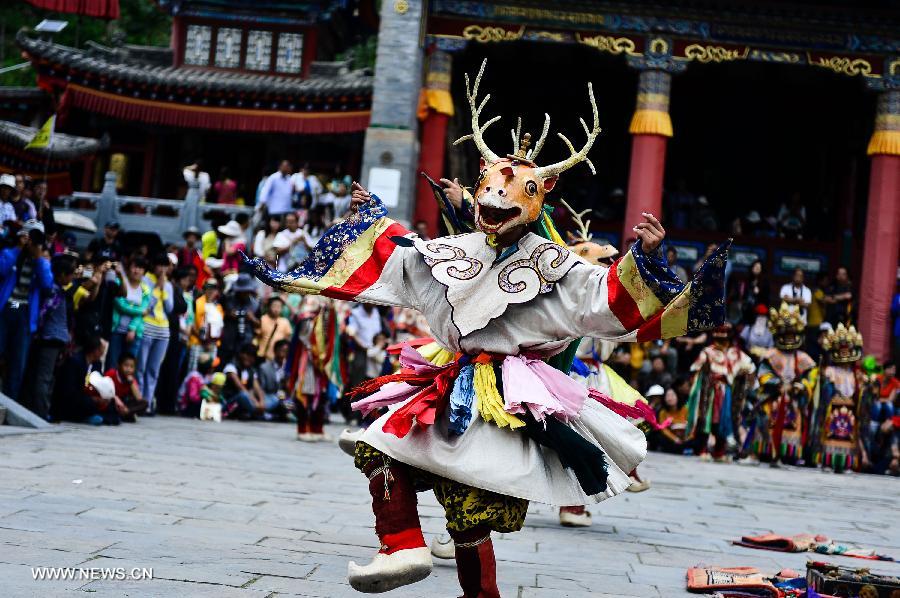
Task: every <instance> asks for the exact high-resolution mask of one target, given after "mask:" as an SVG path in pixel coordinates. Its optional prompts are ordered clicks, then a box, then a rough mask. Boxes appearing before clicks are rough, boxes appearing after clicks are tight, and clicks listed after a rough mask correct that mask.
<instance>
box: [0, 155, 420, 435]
mask: <svg viewBox="0 0 900 598" xmlns="http://www.w3.org/2000/svg"><path fill="white" fill-rule="evenodd" d="M184 176H185V180H188V179H189V177H190V176H196V177H197V179H198V183H199V184H200V185H201V187H203V189H202V192H203V193H205V194H212V193H215V194H216V200H217V201H218V202H219V203H223V202H224V203H228V201H227V200H228V194H229V193H231V191H233V190H234V188H235V186H234V185H231V184H229V181H230V179H229V178H228V176H227V172H223V176H222V178H221V179H220V180H219V181H217V182H215V183H212V182H211V181H210V180H209V177H208V175H206V173H204V172H203V171H202V170H201V169H200V166H199V165H191V166H189V167H187V168H185V174H184ZM349 184H350V181H349V180H345V179H343V178H341V179H334V180H331V181H328V182H326V183H324V184H323V183H322V182H320V180H319V179H318V178H317V177H315V176H312V175H310V174H309V172H308V171H307V170H306V169H301V170H300V171H299V172H293V169H292V167H291V165H290V163H289V162H287V161H284V162H282V163H281V164H280V166H279V168H278V170H277V171H276V172H274V173H272V174H271V175H270V176H267V177H265V178H264V179H263V180H262V181H261V183H260V185H259V197H258V201H257V203H256V210H255V211H254V212H253V213H252V214H250V213H247V212H243V213H238V214H236V215H235V216H234V218H233V219H229V220H225V221H221V222H216V223H214V226H213V229H212V230H208V231H200V230H199V229H196V228H189V229H187V230H185V231H184V232H183V235H182V241H181V242H180V243H177V244H172V245H168V246H166V245H163V244H162V243H161V242H160V241H159V240H158V239H157V240H156V242H155V243H154V242H152V241H148V240H147V239H146V235H141V236H138V237H137V240H135V238H132V237H131V236H130V235H127V234H126V233H125V231H123V230H122V229H121V226H120V224H119V223H118V222H116V221H110V222H106V223H104V226H103V227H102V230H101V231H100V233H99V234H98V235H97V236H96V237H95V238H93V239H92V240H91V241H90V242H89V243H88V244H87V245H86V246H85V247H83V248H81V249H80V250H79V248H78V247H77V246H76V245H77V243H76V242H75V240H74V235H72V234H71V232H67V231H65V229H64V227H57V226H56V224H55V222H54V218H53V210H52V207H51V206H50V203H49V202H48V201H47V200H46V185H45V184H43V183H35V182H33V181H31V180H30V179H29V178H28V177H25V176H14V175H8V174H7V175H2V176H0V210H2V212H0V214H2V219H3V237H2V245H3V246H2V250H0V305H2V309H0V352H2V357H0V377H2V389H3V392H4V393H5V394H6V395H8V396H10V397H12V398H14V399H16V400H18V401H19V402H20V403H22V404H24V405H25V406H27V407H28V408H29V409H31V410H32V411H33V412H34V413H36V414H37V415H39V416H40V417H42V418H45V419H47V420H49V421H64V420H65V421H74V422H82V423H89V424H94V425H102V424H110V425H116V424H119V423H120V422H123V421H127V422H136V421H137V420H138V418H140V417H144V416H153V415H156V414H157V413H161V414H181V415H186V416H190V417H200V416H201V415H203V413H202V409H201V406H202V405H204V404H206V405H210V406H217V408H216V409H215V410H213V411H214V412H215V418H217V417H226V418H229V417H230V418H239V419H263V420H297V419H298V417H299V418H300V419H304V418H307V416H308V415H309V414H308V413H307V410H306V409H305V407H302V406H301V404H303V405H305V404H306V403H307V402H308V401H307V399H308V398H309V397H315V402H316V403H319V402H320V401H318V398H319V397H318V395H319V394H324V386H322V385H320V384H317V383H315V382H313V381H314V380H317V378H314V377H309V378H307V379H306V380H303V379H302V378H303V377H300V378H299V379H298V377H296V376H291V375H290V371H289V370H290V367H291V366H290V364H289V363H288V361H287V360H288V356H289V353H291V352H293V351H295V350H297V348H298V344H299V345H306V348H307V349H308V348H309V347H308V345H309V342H310V340H309V332H310V331H309V328H310V326H309V324H310V322H311V321H312V319H313V318H314V316H315V315H316V314H317V313H320V312H321V311H322V309H323V308H327V309H330V310H333V311H334V313H335V314H336V316H337V320H338V321H339V322H340V330H339V334H340V336H341V342H340V343H339V346H340V347H341V359H346V365H345V366H344V369H345V370H346V372H347V384H354V383H358V382H360V381H362V380H364V379H366V377H371V376H375V375H378V374H380V373H381V372H382V370H383V369H384V368H385V367H389V366H386V365H385V364H386V359H387V354H386V351H385V349H386V346H387V343H388V339H396V338H398V335H399V336H400V337H403V336H406V337H409V336H418V335H422V334H427V328H426V327H424V326H425V325H424V321H423V319H422V318H421V316H419V315H417V314H413V313H407V310H384V309H381V310H378V309H375V308H373V307H371V306H355V304H351V303H347V302H340V301H331V300H324V299H323V300H321V301H319V302H318V303H317V302H312V303H310V302H307V301H304V300H303V298H302V297H300V296H298V295H282V294H278V293H274V292H273V291H272V289H271V288H269V287H267V286H265V285H263V284H261V283H259V282H258V281H257V280H256V279H255V278H253V277H252V276H251V274H250V273H249V272H246V271H244V263H243V261H242V259H241V253H242V252H244V253H247V254H249V255H252V256H255V257H259V258H262V259H264V260H266V261H267V262H269V264H270V265H272V266H273V267H275V268H279V269H281V270H288V269H291V268H293V267H294V266H296V265H297V264H298V263H300V262H301V261H302V260H303V259H304V258H305V256H306V255H307V253H308V252H309V250H310V249H311V248H312V247H313V246H314V245H315V244H316V243H317V242H318V240H319V238H320V237H321V236H322V234H323V233H324V232H325V230H326V229H327V228H328V226H330V224H331V223H332V222H333V221H335V220H336V219H339V218H341V217H342V216H344V215H345V213H346V212H347V210H348V208H349V206H350V195H349V193H348V189H349ZM223 194H224V197H223ZM60 235H62V237H64V238H65V241H64V242H62V241H61V238H58V237H59V236H60ZM319 379H320V378H319ZM298 397H300V398H303V400H302V401H299V402H298V401H296V400H295V399H297V398H298ZM339 398H340V397H332V400H331V401H325V400H323V401H321V403H322V405H323V406H325V403H326V402H330V403H335V404H336V403H339V401H338V400H336V399H339ZM335 406H336V405H335ZM301 411H302V413H298V412H301ZM343 411H344V413H345V415H346V416H347V417H348V418H350V417H352V414H350V412H349V409H347V408H346V406H344V409H343ZM327 412H328V410H327V409H321V408H320V409H318V415H317V416H316V417H318V418H319V419H320V420H322V419H324V418H325V417H327ZM321 423H322V422H321V421H319V422H318V430H319V431H320V433H318V434H308V433H307V434H301V436H302V438H301V439H303V440H320V439H321V438H322V437H324V435H323V434H321Z"/></svg>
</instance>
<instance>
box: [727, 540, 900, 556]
mask: <svg viewBox="0 0 900 598" xmlns="http://www.w3.org/2000/svg"><path fill="white" fill-rule="evenodd" d="M734 544H735V545H737V546H744V547H746V548H758V549H761V550H774V551H776V552H818V553H819V554H836V555H840V556H849V557H853V558H856V559H867V560H870V561H893V560H894V558H893V557H890V556H887V555H883V554H877V553H876V552H875V551H874V550H873V549H871V548H860V547H857V546H846V545H844V544H838V543H837V542H835V541H834V540H831V539H829V538H828V537H826V536H822V535H813V534H797V535H795V536H779V535H778V534H763V535H760V536H743V537H742V538H741V539H740V540H735V541H734Z"/></svg>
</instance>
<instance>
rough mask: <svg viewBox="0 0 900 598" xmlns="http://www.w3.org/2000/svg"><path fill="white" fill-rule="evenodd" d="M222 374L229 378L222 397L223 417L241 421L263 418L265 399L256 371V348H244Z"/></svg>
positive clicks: (247, 346)
mask: <svg viewBox="0 0 900 598" xmlns="http://www.w3.org/2000/svg"><path fill="white" fill-rule="evenodd" d="M222 373H224V374H225V376H226V378H227V382H226V383H225V392H224V394H223V396H222V398H223V401H222V403H223V407H224V408H223V410H222V411H223V415H225V416H227V417H237V418H240V419H253V418H255V417H261V416H262V414H263V413H265V398H264V395H263V391H262V388H261V387H260V385H259V373H258V372H257V371H256V347H254V346H253V345H250V344H247V345H244V346H242V347H241V348H240V349H239V350H238V354H237V357H236V358H235V360H234V361H232V362H231V363H229V364H228V365H226V366H225V369H224V370H222Z"/></svg>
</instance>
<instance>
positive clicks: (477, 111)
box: [453, 58, 500, 164]
mask: <svg viewBox="0 0 900 598" xmlns="http://www.w3.org/2000/svg"><path fill="white" fill-rule="evenodd" d="M486 66H487V58H485V59H484V61H483V62H482V63H481V68H480V69H478V76H477V77H475V85H474V86H473V87H472V89H471V92H470V91H469V74H468V73H466V97H467V98H468V99H469V109H470V110H471V111H472V133H471V134H469V135H463V136H462V137H460V138H459V139H457V140H456V141H454V142H453V145H456V144H458V143H462V142H463V141H466V140H467V139H471V140H472V141H474V142H475V147H477V148H478V151H479V152H481V156H482V157H483V158H484V159H485V161H486V162H488V163H489V164H490V163H493V162H496V161H497V160H499V159H500V157H499V156H498V155H497V154H495V153H494V152H492V151H491V148H489V147H488V146H487V143H485V142H484V139H483V138H482V135H483V134H484V132H485V131H486V130H487V128H488V127H489V126H491V125H492V124H494V123H495V122H497V121H498V120H500V117H499V116H495V117H494V118H492V119H490V120H489V121H487V122H486V123H484V126H480V125H479V124H478V118H479V117H480V116H481V111H482V110H484V106H485V104H487V103H488V100H489V99H491V94H487V95H486V96H484V99H483V100H482V101H481V104H480V105H479V106H478V107H476V106H475V98H477V97H478V86H479V84H481V75H483V74H484V69H485V67H486Z"/></svg>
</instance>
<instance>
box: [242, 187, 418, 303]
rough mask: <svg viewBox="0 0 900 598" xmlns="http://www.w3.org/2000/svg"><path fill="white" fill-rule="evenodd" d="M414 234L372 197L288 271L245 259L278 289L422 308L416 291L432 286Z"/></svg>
mask: <svg viewBox="0 0 900 598" xmlns="http://www.w3.org/2000/svg"><path fill="white" fill-rule="evenodd" d="M410 235H412V233H410V231H408V230H407V229H406V228H405V227H403V226H402V225H400V224H398V223H397V222H394V221H393V220H391V219H390V218H388V217H387V210H386V209H385V207H384V204H383V203H382V201H381V200H380V199H379V198H378V197H377V196H375V195H372V196H371V200H370V201H369V202H368V203H366V204H364V205H362V206H360V208H359V210H358V211H357V212H356V213H354V214H351V215H350V216H349V217H348V218H346V219H345V220H343V221H341V222H339V223H337V224H335V225H334V226H332V227H331V228H330V229H328V230H327V231H326V232H325V234H324V235H323V236H322V238H321V239H320V240H319V242H318V243H317V244H316V246H315V247H314V248H313V249H312V251H310V253H309V255H308V256H307V257H306V259H305V260H303V262H302V263H300V265H299V266H297V267H296V268H294V269H293V270H291V271H290V272H279V271H278V270H275V269H273V268H271V267H270V266H269V265H268V264H267V263H266V262H265V261H263V260H261V259H259V258H256V259H250V258H248V257H247V256H244V259H245V260H247V262H248V263H249V264H250V266H251V267H252V269H253V272H254V274H255V275H256V277H257V278H259V279H260V280H261V281H263V282H264V283H266V284H267V285H269V286H271V287H272V288H274V289H276V290H278V291H282V292H287V293H299V294H301V295H324V296H326V297H331V298H334V299H344V300H350V301H358V302H361V303H374V304H378V305H395V306H399V307H412V308H416V309H418V308H419V307H420V305H419V301H418V300H417V295H418V289H421V288H423V285H425V284H430V283H431V276H430V274H429V271H428V269H427V268H426V267H425V266H424V262H423V260H422V257H421V254H419V252H418V251H416V250H415V249H414V248H413V247H412V241H411V239H410V238H409V236H410Z"/></svg>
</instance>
